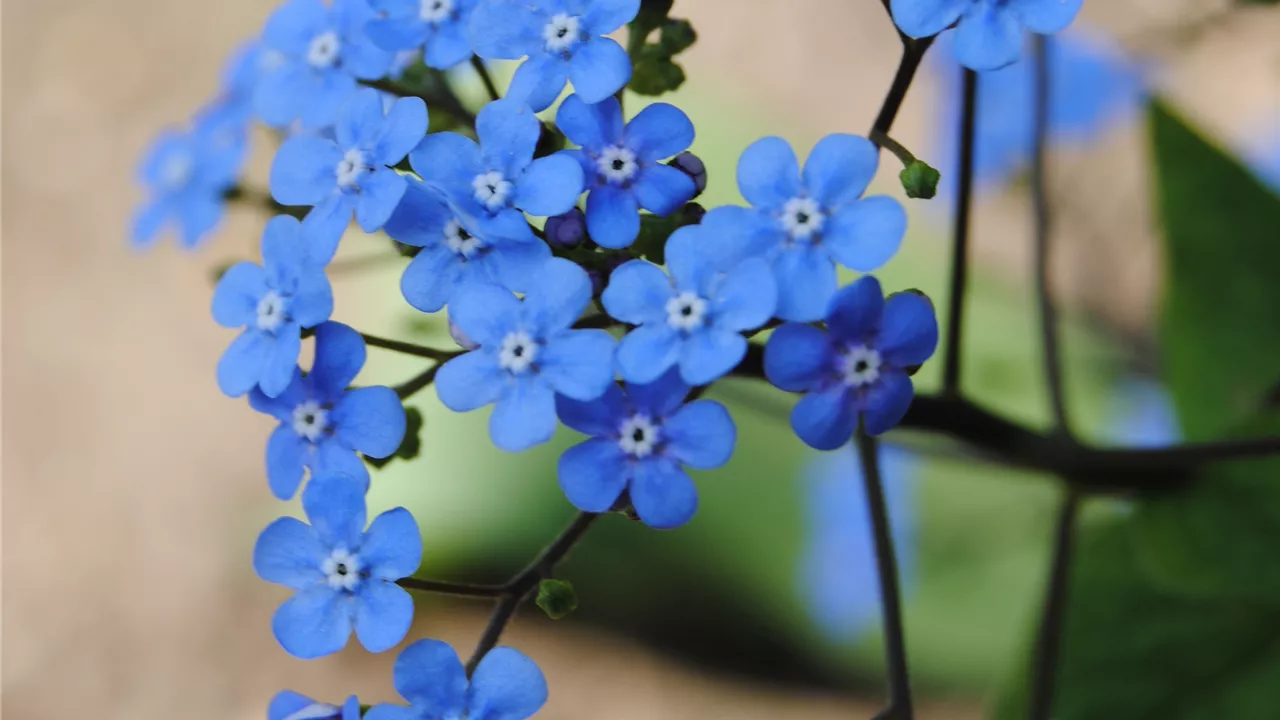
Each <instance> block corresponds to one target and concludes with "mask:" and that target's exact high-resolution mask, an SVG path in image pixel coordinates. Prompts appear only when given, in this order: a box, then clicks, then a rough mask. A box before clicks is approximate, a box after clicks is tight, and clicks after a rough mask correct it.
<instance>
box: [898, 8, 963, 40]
mask: <svg viewBox="0 0 1280 720" xmlns="http://www.w3.org/2000/svg"><path fill="white" fill-rule="evenodd" d="M972 4H973V0H892V2H891V3H890V5H889V7H890V8H891V9H892V11H893V21H894V22H895V23H897V25H898V29H899V30H901V31H902V32H903V33H905V34H907V35H909V36H910V37H913V38H922V37H929V36H930V35H937V34H938V33H940V32H942V31H943V30H946V29H947V28H949V27H951V24H952V23H954V22H955V21H956V20H959V19H960V14H961V13H963V12H964V10H965V8H966V7H968V6H969V5H972Z"/></svg>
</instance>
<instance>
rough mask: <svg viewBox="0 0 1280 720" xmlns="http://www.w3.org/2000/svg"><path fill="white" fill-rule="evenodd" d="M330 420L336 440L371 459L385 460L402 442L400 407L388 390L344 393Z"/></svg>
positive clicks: (366, 389)
mask: <svg viewBox="0 0 1280 720" xmlns="http://www.w3.org/2000/svg"><path fill="white" fill-rule="evenodd" d="M332 417H333V423H334V426H335V427H334V434H335V435H336V436H337V437H338V439H339V440H341V441H342V442H344V443H346V444H347V445H349V446H351V447H353V448H355V449H356V450H359V451H360V452H362V453H364V454H365V455H368V456H369V457H372V458H385V457H388V456H389V455H391V454H392V453H394V452H395V451H396V450H398V449H399V448H400V441H401V440H404V425H405V420H404V407H403V406H402V405H401V404H400V398H399V397H398V396H397V395H396V393H395V391H394V390H392V389H391V388H388V387H382V386H376V387H365V388H356V389H354V390H348V391H347V392H346V393H345V394H344V395H343V396H342V399H341V400H339V401H338V404H337V405H335V406H334V407H333V415H332Z"/></svg>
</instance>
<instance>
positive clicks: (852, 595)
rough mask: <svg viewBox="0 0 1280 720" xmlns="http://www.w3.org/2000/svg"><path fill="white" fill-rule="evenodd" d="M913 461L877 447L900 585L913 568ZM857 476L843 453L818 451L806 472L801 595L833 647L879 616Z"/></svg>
mask: <svg viewBox="0 0 1280 720" xmlns="http://www.w3.org/2000/svg"><path fill="white" fill-rule="evenodd" d="M915 464H916V463H915V459H914V458H913V457H912V456H911V455H909V454H908V453H906V452H905V451H902V450H896V449H893V448H888V447H885V446H884V445H881V446H880V476H881V480H882V482H883V484H884V492H885V504H886V505H887V507H888V511H889V525H890V528H891V530H892V537H893V545H894V550H895V552H896V555H897V560H898V573H899V576H900V577H901V578H902V584H903V585H904V586H908V585H910V582H911V575H912V572H913V568H914V565H915V534H916V518H915V513H914V512H913V511H912V510H913V508H912V503H911V495H912V487H913V486H914V484H915V483H914V471H915ZM863 477H864V476H863V474H862V465H861V463H859V462H858V459H857V457H856V453H854V452H853V451H852V450H849V449H848V448H846V451H844V452H834V453H826V454H823V455H822V456H820V457H818V458H816V459H814V460H813V461H812V462H811V463H810V464H809V466H808V468H807V469H806V471H805V478H804V479H805V483H804V486H803V492H804V500H805V519H806V522H805V524H804V527H805V529H806V532H807V536H806V539H805V549H804V551H803V555H802V556H801V560H800V568H799V570H800V578H799V581H800V590H801V595H802V596H803V598H804V601H805V604H806V606H807V607H808V609H809V613H810V615H811V616H812V617H813V619H814V621H815V622H816V623H817V625H818V627H819V628H821V629H822V631H823V633H824V634H825V635H826V636H827V637H828V638H829V639H830V640H833V641H836V642H850V641H853V640H856V639H857V638H858V637H859V635H861V633H862V632H863V631H865V630H868V629H870V627H871V626H872V624H873V623H875V622H876V621H877V620H879V619H880V576H879V575H878V574H877V571H876V569H877V567H876V555H875V543H874V540H873V537H872V531H871V514H870V511H869V509H868V508H867V493H866V488H865V486H864V480H863Z"/></svg>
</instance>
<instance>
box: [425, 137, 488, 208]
mask: <svg viewBox="0 0 1280 720" xmlns="http://www.w3.org/2000/svg"><path fill="white" fill-rule="evenodd" d="M409 164H410V165H412V166H413V171H414V172H416V173H418V175H419V176H421V177H422V179H423V180H425V181H426V182H427V183H428V184H429V185H435V186H436V187H437V188H439V189H441V190H444V191H446V192H455V191H457V192H462V193H466V195H467V196H470V195H471V193H472V190H471V181H472V180H473V179H475V176H476V175H479V174H480V173H481V172H483V171H484V166H483V164H482V163H481V161H480V146H479V145H477V144H476V143H475V141H474V140H471V139H469V138H465V137H463V136H461V135H459V134H457V133H452V132H441V133H432V134H430V135H428V136H426V137H425V138H423V139H422V142H420V143H418V147H416V148H414V150H413V152H411V153H409Z"/></svg>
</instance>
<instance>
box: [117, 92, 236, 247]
mask: <svg viewBox="0 0 1280 720" xmlns="http://www.w3.org/2000/svg"><path fill="white" fill-rule="evenodd" d="M227 122H229V118H228V117H227V116H226V115H225V114H223V113H222V112H219V111H217V109H216V108H211V109H210V110H209V111H208V112H206V113H203V114H201V116H199V117H197V119H196V123H195V127H194V128H193V129H191V130H189V131H185V132H178V131H173V130H168V131H164V132H161V133H160V134H159V136H157V137H156V139H155V140H154V141H152V143H151V146H150V147H149V148H148V149H147V151H146V154H145V155H144V156H143V159H142V162H141V163H140V164H139V165H138V171H137V176H138V181H139V182H140V183H142V185H143V186H145V187H146V188H147V190H148V191H149V193H150V197H149V198H148V200H147V201H146V202H145V203H143V205H142V206H141V207H139V208H138V210H137V212H136V213H135V215H134V218H133V228H132V231H131V242H132V244H133V246H134V247H135V248H137V249H147V248H150V247H152V246H153V245H155V243H156V240H157V239H158V237H159V235H160V233H161V231H162V230H164V229H165V227H166V226H167V225H171V224H172V225H176V226H177V230H178V232H179V238H178V239H179V242H180V243H181V245H182V247H184V248H187V249H192V248H195V247H197V246H199V244H200V241H201V240H203V239H204V238H205V237H206V236H207V235H208V234H209V233H210V232H212V231H213V229H214V228H215V227H216V226H217V225H218V222H219V221H221V219H222V213H223V210H224V208H225V205H226V199H225V195H226V193H227V191H228V190H229V189H231V187H232V186H234V185H235V183H236V178H237V177H238V176H239V174H240V169H241V167H242V166H243V164H244V156H245V152H244V144H243V133H237V132H236V131H235V128H234V126H231V127H229V126H228V125H227V124H226V123H227ZM228 132H230V134H229V135H228Z"/></svg>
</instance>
